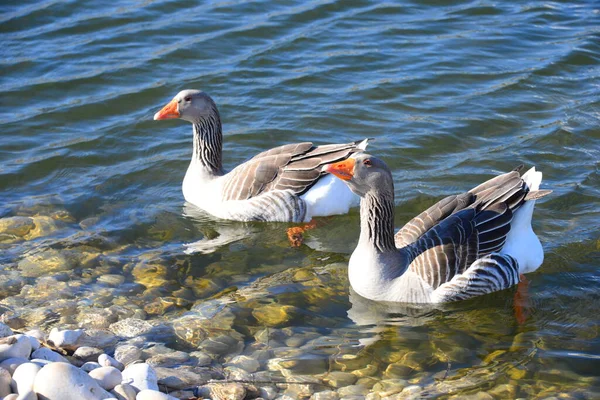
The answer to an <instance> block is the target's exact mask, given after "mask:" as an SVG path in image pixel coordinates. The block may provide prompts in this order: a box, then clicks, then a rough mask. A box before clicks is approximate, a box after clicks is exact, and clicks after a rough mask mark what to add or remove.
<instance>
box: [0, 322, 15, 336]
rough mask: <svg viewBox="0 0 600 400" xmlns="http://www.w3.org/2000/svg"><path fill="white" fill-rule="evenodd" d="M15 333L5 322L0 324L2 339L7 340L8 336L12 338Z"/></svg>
mask: <svg viewBox="0 0 600 400" xmlns="http://www.w3.org/2000/svg"><path fill="white" fill-rule="evenodd" d="M12 334H13V331H12V329H10V327H9V326H8V325H6V324H5V323H4V322H0V338H5V337H7V336H12Z"/></svg>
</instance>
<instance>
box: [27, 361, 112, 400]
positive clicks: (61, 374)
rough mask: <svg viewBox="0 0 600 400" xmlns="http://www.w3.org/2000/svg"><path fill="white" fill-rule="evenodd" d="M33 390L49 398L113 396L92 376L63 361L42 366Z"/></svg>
mask: <svg viewBox="0 0 600 400" xmlns="http://www.w3.org/2000/svg"><path fill="white" fill-rule="evenodd" d="M33 391H34V392H35V393H37V394H38V396H39V397H40V398H48V399H61V400H102V399H106V398H109V397H111V395H110V393H108V392H107V391H106V390H104V389H102V388H101V387H100V385H98V382H96V381H95V380H94V379H93V378H92V377H91V376H89V375H88V374H86V373H85V372H84V371H82V370H80V369H79V368H77V367H75V366H73V365H71V364H68V363H62V362H55V363H52V364H48V365H46V366H45V367H44V368H42V369H41V370H40V372H38V374H37V375H36V377H35V381H34V383H33Z"/></svg>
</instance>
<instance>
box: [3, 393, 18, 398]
mask: <svg viewBox="0 0 600 400" xmlns="http://www.w3.org/2000/svg"><path fill="white" fill-rule="evenodd" d="M2 400H19V395H18V394H16V393H11V394H9V395H6V396H4V397H3V398H2Z"/></svg>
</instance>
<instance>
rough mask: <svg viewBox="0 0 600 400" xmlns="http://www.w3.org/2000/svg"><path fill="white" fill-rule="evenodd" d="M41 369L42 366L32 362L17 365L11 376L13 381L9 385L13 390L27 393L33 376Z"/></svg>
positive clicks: (30, 387) (31, 386)
mask: <svg viewBox="0 0 600 400" xmlns="http://www.w3.org/2000/svg"><path fill="white" fill-rule="evenodd" d="M41 369H42V367H40V366H39V365H38V364H34V363H32V362H28V363H25V364H21V365H19V366H18V367H17V369H15V372H14V373H13V376H12V379H13V382H12V384H11V387H12V390H13V392H15V393H27V392H30V391H32V390H33V381H34V380H35V376H36V375H37V373H38V372H39V371H40V370H41Z"/></svg>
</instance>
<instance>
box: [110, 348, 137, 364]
mask: <svg viewBox="0 0 600 400" xmlns="http://www.w3.org/2000/svg"><path fill="white" fill-rule="evenodd" d="M115 359H116V360H117V361H118V362H120V363H122V364H124V365H129V364H131V363H133V362H134V361H138V360H141V359H142V350H141V349H139V348H137V347H136V346H133V345H129V344H125V345H121V346H119V347H117V348H116V349H115Z"/></svg>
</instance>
